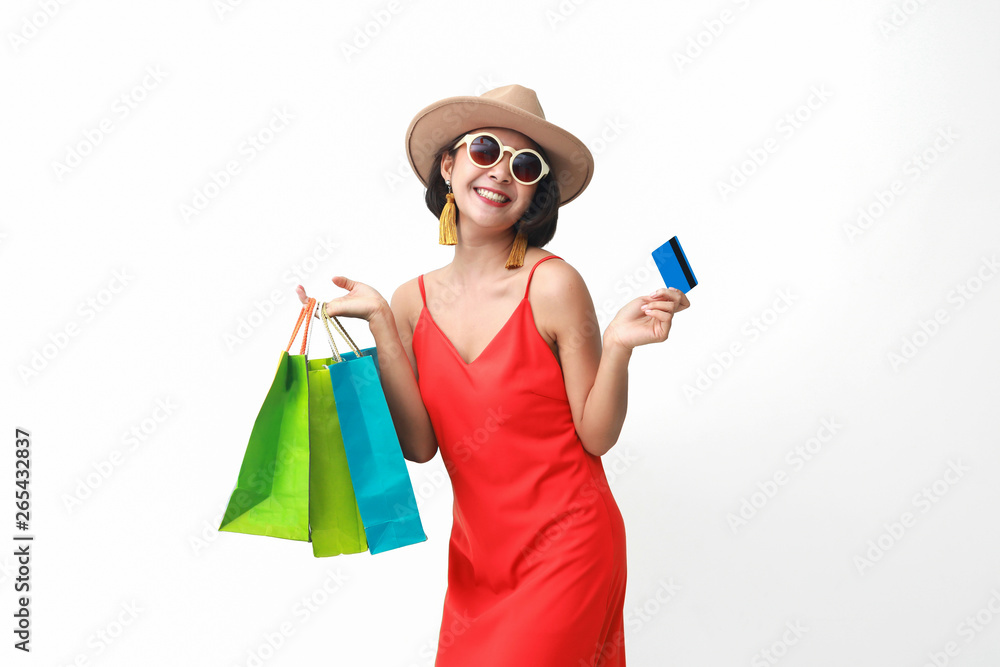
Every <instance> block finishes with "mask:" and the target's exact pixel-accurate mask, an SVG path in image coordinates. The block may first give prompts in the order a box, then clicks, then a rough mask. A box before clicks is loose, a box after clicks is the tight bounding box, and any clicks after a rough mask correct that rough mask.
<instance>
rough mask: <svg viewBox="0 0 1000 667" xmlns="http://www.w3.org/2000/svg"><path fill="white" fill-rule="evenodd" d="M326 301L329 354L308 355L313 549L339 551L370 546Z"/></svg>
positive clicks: (316, 551)
mask: <svg viewBox="0 0 1000 667" xmlns="http://www.w3.org/2000/svg"><path fill="white" fill-rule="evenodd" d="M325 306H326V304H322V305H321V306H320V317H321V320H322V322H323V326H324V327H325V328H326V333H327V338H328V340H329V343H330V351H331V352H332V353H333V356H332V357H330V358H327V359H309V360H308V361H307V363H306V365H307V368H308V374H309V453H310V457H311V458H310V460H309V523H310V528H311V531H312V543H313V555H314V556H316V557H317V558H319V557H323V556H337V555H339V554H353V553H358V552H361V551H367V550H368V541H367V539H365V528H364V524H363V522H362V521H361V511H360V510H359V509H358V503H357V501H356V499H355V497H354V487H353V485H352V484H351V473H350V470H349V468H348V465H347V456H346V454H345V452H344V436H343V435H342V434H341V432H340V418H339V416H338V414H337V403H336V400H335V399H334V396H333V387H332V386H331V384H330V374H329V372H328V371H327V370H326V365H327V364H333V363H336V362H338V361H340V358H341V357H340V354H339V353H338V352H337V346H336V344H335V343H334V342H333V335H332V333H331V332H330V327H329V323H328V317H327V314H326V307H325Z"/></svg>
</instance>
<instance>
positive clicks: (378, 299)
mask: <svg viewBox="0 0 1000 667" xmlns="http://www.w3.org/2000/svg"><path fill="white" fill-rule="evenodd" d="M333 284H334V285H336V286H337V287H341V288H343V289H346V290H348V292H347V294H344V295H343V296H338V297H337V298H335V299H333V300H331V301H328V302H327V304H326V314H327V315H329V316H330V317H340V316H342V315H344V316H347V317H357V318H360V319H362V320H367V321H369V322H370V321H371V319H372V318H373V317H374V316H375V314H376V313H377V312H379V310H380V309H383V308H388V307H389V304H388V302H387V301H386V300H385V298H384V297H383V296H382V295H381V294H379V293H378V291H377V290H375V288H373V287H369V286H368V285H365V284H364V283H359V282H358V281H356V280H351V279H350V278H345V277H344V276H334V277H333ZM295 292H296V294H298V295H299V301H301V302H302V305H304V306H305V305H308V304H309V297H307V296H306V290H305V288H304V287H302V285H299V286H298V287H296V288H295ZM317 302H319V299H317ZM318 316H319V315H318V314H317V317H318Z"/></svg>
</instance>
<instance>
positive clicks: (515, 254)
mask: <svg viewBox="0 0 1000 667" xmlns="http://www.w3.org/2000/svg"><path fill="white" fill-rule="evenodd" d="M527 249H528V237H527V236H525V235H524V232H522V231H521V230H520V229H519V230H517V235H516V236H514V247H513V248H511V249H510V256H509V257H508V258H507V263H506V264H504V268H505V269H516V268H518V267H519V266H524V253H525V251H526V250H527Z"/></svg>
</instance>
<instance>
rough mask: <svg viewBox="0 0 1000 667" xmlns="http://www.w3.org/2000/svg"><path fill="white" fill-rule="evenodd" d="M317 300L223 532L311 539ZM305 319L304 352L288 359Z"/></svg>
mask: <svg viewBox="0 0 1000 667" xmlns="http://www.w3.org/2000/svg"><path fill="white" fill-rule="evenodd" d="M313 304H315V299H310V300H309V304H308V305H307V306H305V307H303V308H302V311H301V312H300V313H299V319H298V321H297V322H296V323H295V330H294V331H293V332H292V338H291V340H289V341H288V346H287V347H286V348H285V350H284V351H283V352H282V353H281V357H280V358H279V359H278V370H277V372H276V373H275V374H274V381H273V382H272V383H271V388H270V389H269V390H268V392H267V396H266V397H265V398H264V403H263V405H261V407H260V411H259V412H258V414H257V419H256V421H255V422H254V425H253V430H252V431H251V432H250V442H249V443H248V444H247V448H246V453H245V454H244V455H243V464H242V465H241V466H240V474H239V476H238V478H237V480H236V488H235V489H233V493H232V496H231V497H230V499H229V505H228V506H227V507H226V513H225V514H224V515H223V517H222V523H221V525H220V526H219V530H225V531H230V532H234V533H248V534H251V535H267V536H270V537H281V538H285V539H289V540H308V539H309V391H308V376H307V374H306V357H305V353H306V344H307V340H306V339H307V338H308V336H309V328H310V327H309V324H310V319H311V318H309V317H308V315H309V314H310V313H311V312H312V305H313ZM303 320H305V322H306V328H305V333H304V334H303V337H302V350H301V351H300V353H299V354H295V355H289V354H288V350H290V349H291V347H292V343H293V342H294V341H295V337H296V336H297V335H298V333H299V327H301V326H302V321H303Z"/></svg>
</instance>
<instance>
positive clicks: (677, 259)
mask: <svg viewBox="0 0 1000 667" xmlns="http://www.w3.org/2000/svg"><path fill="white" fill-rule="evenodd" d="M653 261H654V262H656V268H658V269H659V270H660V275H661V276H663V282H664V283H666V285H667V287H676V288H677V289H679V290H680V291H682V292H685V293H687V291H688V290H690V289H691V288H692V287H694V286H695V285H697V284H698V279H697V278H695V277H694V272H693V271H692V270H691V265H690V264H688V260H687V256H686V255H685V254H684V250H683V248H681V242H680V241H678V240H677V237H676V236H675V237H673V238H672V239H670V240H669V241H667V242H666V243H664V244H663V245H661V246H660V247H659V248H657V249H656V250H654V251H653Z"/></svg>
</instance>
